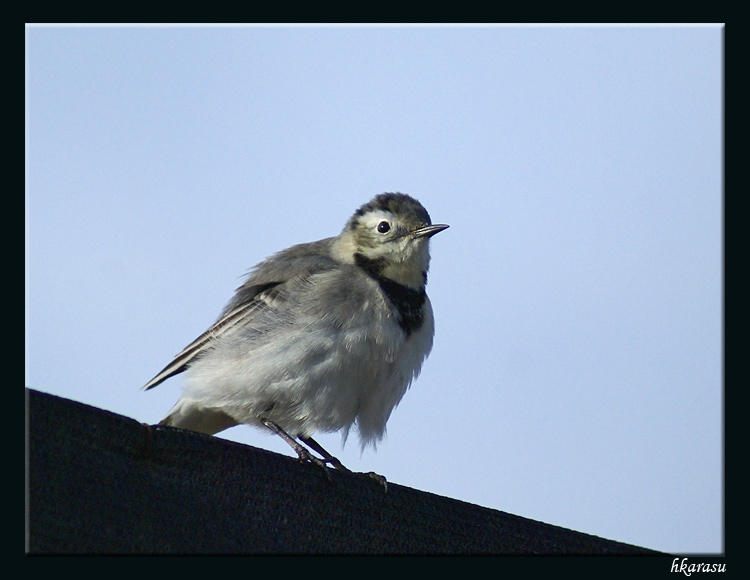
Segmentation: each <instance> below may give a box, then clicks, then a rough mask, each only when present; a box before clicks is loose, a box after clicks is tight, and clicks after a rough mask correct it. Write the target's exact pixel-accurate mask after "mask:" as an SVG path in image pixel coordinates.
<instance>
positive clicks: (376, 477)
mask: <svg viewBox="0 0 750 580" xmlns="http://www.w3.org/2000/svg"><path fill="white" fill-rule="evenodd" d="M299 439H300V441H302V443H304V444H305V445H307V446H308V447H310V448H311V449H314V450H315V451H317V452H318V453H320V454H321V455H322V456H323V457H324V458H325V461H326V462H327V463H330V464H331V465H333V467H335V468H336V469H340V470H342V471H347V472H349V473H351V471H350V470H349V469H347V468H346V467H344V466H343V465H342V464H341V462H340V461H339V460H338V459H336V458H335V457H334V456H333V455H331V454H330V453H328V451H326V450H325V449H323V446H322V445H321V444H320V443H318V442H317V441H315V439H313V438H312V437H302V436H301V435H300V437H299ZM365 475H367V476H368V477H370V478H371V479H374V480H375V481H377V482H378V483H379V484H380V485H382V486H383V491H385V492H386V493H387V492H388V481H387V480H386V479H385V477H383V476H382V475H378V474H377V473H375V472H374V471H370V472H369V473H366V474H365Z"/></svg>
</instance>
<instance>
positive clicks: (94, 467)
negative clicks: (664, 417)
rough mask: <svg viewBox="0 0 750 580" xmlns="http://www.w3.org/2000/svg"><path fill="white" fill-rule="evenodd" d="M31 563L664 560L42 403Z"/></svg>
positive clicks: (31, 420)
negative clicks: (108, 559)
mask: <svg viewBox="0 0 750 580" xmlns="http://www.w3.org/2000/svg"><path fill="white" fill-rule="evenodd" d="M27 398H28V427H29V431H28V446H29V453H28V465H29V467H28V481H29V490H28V493H29V496H28V500H29V501H28V504H29V512H28V520H27V521H28V541H27V550H28V551H29V552H30V553H183V554H185V553H213V554H227V553H229V554H233V553H256V554H257V553H275V554H279V553H287V554H309V553H315V554H343V553H355V554H457V553H462V554H600V555H601V554H632V555H649V554H657V552H652V551H650V550H646V549H643V548H638V547H636V546H630V545H627V544H622V543H619V542H613V541H610V540H605V539H602V538H598V537H595V536H590V535H587V534H582V533H579V532H574V531H571V530H567V529H564V528H560V527H557V526H552V525H548V524H544V523H541V522H536V521H533V520H529V519H526V518H522V517H518V516H514V515H511V514H507V513H504V512H500V511H496V510H491V509H487V508H483V507H479V506H475V505H472V504H468V503H464V502H461V501H457V500H453V499H449V498H445V497H440V496H436V495H433V494H429V493H425V492H421V491H417V490H413V489H410V488H407V487H402V486H399V485H395V484H392V483H391V484H389V486H388V492H387V493H384V492H383V488H382V487H381V486H380V485H379V484H378V483H376V482H375V481H373V480H372V479H370V478H368V477H366V476H363V475H359V474H346V473H340V472H334V471H332V473H331V475H332V481H329V480H328V479H327V478H326V476H325V473H324V472H323V471H322V470H321V469H320V468H319V467H316V466H313V465H307V464H301V463H299V462H298V461H296V460H295V459H293V458H291V457H286V456H282V455H278V454H275V453H271V452H268V451H264V450H261V449H256V448H254V447H249V446H246V445H240V444H237V443H232V442H228V441H225V440H222V439H217V438H214V437H207V436H204V435H200V434H197V433H192V432H188V431H181V430H177V429H170V428H162V427H146V426H144V425H142V424H140V423H138V422H137V421H134V420H132V419H129V418H127V417H122V416H120V415H115V414H113V413H110V412H107V411H102V410H101V409H96V408H94V407H90V406H88V405H83V404H81V403H76V402H73V401H70V400H67V399H62V398H59V397H55V396H52V395H47V394H44V393H40V392H38V391H34V390H27Z"/></svg>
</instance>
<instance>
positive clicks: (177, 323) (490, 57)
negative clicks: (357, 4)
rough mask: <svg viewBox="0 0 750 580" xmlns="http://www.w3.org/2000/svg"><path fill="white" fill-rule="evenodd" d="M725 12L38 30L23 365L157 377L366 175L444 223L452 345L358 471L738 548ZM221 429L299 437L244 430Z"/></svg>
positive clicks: (327, 223)
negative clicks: (244, 286)
mask: <svg viewBox="0 0 750 580" xmlns="http://www.w3.org/2000/svg"><path fill="white" fill-rule="evenodd" d="M722 40H723V29H722V28H721V27H720V26H691V27H683V26H668V27H659V26H649V27H632V26H622V27H613V26H606V27H594V26H584V27H574V26H568V27H554V26H543V27H495V26H462V27H454V26H441V27H428V26H418V27H414V26H403V27H389V26H376V27H372V26H353V27H348V26H339V27H325V26H316V27H275V26H272V27H253V26H248V27H73V26H71V27H37V26H32V27H27V29H26V329H25V334H26V361H25V369H26V385H27V386H29V387H32V388H35V389H39V390H41V391H45V392H49V393H54V394H57V395H61V396H64V397H68V398H70V399H74V400H77V401H81V402H84V403H87V404H91V405H94V406H97V407H101V408H103V409H107V410H111V411H114V412H117V413H121V414H123V415H127V416H129V417H132V418H135V419H137V420H139V421H144V422H150V423H155V422H158V421H159V420H160V419H161V418H162V417H163V416H164V415H165V414H166V413H167V412H168V411H169V409H170V408H171V406H172V404H174V402H175V401H176V400H177V398H178V397H179V394H180V389H181V384H182V380H183V379H182V376H178V377H175V378H173V379H170V380H169V381H168V382H166V383H164V384H162V385H160V386H159V387H157V388H155V389H153V390H151V391H148V392H145V393H144V392H141V391H140V390H139V389H140V387H141V386H142V385H143V384H144V383H145V382H146V381H148V380H149V379H150V378H151V377H152V376H153V375H154V374H156V372H158V371H159V370H160V369H161V368H162V367H163V366H164V365H165V364H166V363H167V362H169V360H171V357H172V356H173V355H174V354H176V353H177V352H179V351H180V350H181V349H182V347H184V346H185V345H187V344H188V343H189V342H190V341H192V340H193V339H194V338H195V337H196V336H197V335H198V334H200V333H201V332H202V331H203V330H205V329H206V328H207V327H208V325H210V324H211V323H212V322H213V321H214V320H215V319H216V317H217V316H218V314H219V312H220V311H221V309H222V308H223V306H224V305H225V304H226V302H227V301H228V300H229V298H230V297H231V295H232V293H233V290H234V289H235V288H236V287H237V286H238V285H239V284H240V283H241V281H242V276H243V274H244V273H245V272H246V271H247V270H248V269H249V268H250V267H252V266H253V265H254V264H256V263H257V262H259V261H260V260H262V259H264V258H266V257H267V256H269V255H270V254H272V253H273V252H275V251H277V250H280V249H283V248H285V247H288V246H290V245H292V244H295V243H300V242H306V241H312V240H315V239H320V238H324V237H328V236H331V235H335V234H337V233H338V232H339V231H340V230H341V229H342V227H343V226H344V223H345V222H346V220H347V219H348V218H349V216H350V215H351V213H352V212H353V211H354V210H355V209H356V208H357V207H359V206H360V205H361V204H362V203H364V202H366V201H368V200H369V199H370V198H371V197H373V196H374V195H375V194H377V193H380V192H383V191H402V192H405V193H409V194H411V195H413V196H414V197H416V198H418V199H419V200H420V201H421V202H422V203H423V204H424V205H425V207H427V209H428V210H429V212H430V215H431V216H432V219H433V222H436V223H448V224H450V225H451V228H450V229H449V230H447V231H446V232H444V233H441V234H440V235H438V236H436V237H435V238H433V240H432V244H431V246H432V256H433V260H432V267H431V271H430V280H429V285H428V293H429V295H430V297H431V300H432V303H433V308H434V311H435V318H436V335H435V345H434V348H433V351H432V354H431V356H430V358H429V359H428V361H427V363H426V364H425V366H424V368H423V371H422V374H421V376H420V377H419V379H418V380H417V381H416V382H415V383H414V384H413V385H412V387H411V389H410V390H409V391H408V392H407V394H406V396H405V397H404V399H403V400H402V402H401V404H400V405H399V407H398V408H397V409H396V410H395V411H394V413H393V415H392V416H391V419H390V421H389V423H388V436H387V438H386V439H385V440H384V441H383V442H382V443H381V444H380V445H379V446H378V450H377V452H374V451H372V450H366V451H365V452H364V453H362V454H360V449H359V445H358V444H357V441H355V440H350V441H349V442H348V443H347V444H346V446H345V447H344V449H343V450H342V449H341V438H340V435H339V434H330V435H325V434H322V435H320V436H319V437H316V438H317V439H318V440H319V441H320V442H321V443H322V444H323V445H324V446H325V447H327V448H328V449H329V450H330V451H331V452H333V453H334V454H335V455H337V456H338V457H339V458H340V459H341V460H342V462H343V463H344V464H345V465H347V466H348V467H349V468H351V469H355V470H359V471H376V472H378V473H381V474H383V475H385V476H386V477H387V478H388V480H389V481H391V482H394V483H398V484H402V485H407V486H410V487H414V488H417V489H422V490H426V491H429V492H432V493H436V494H440V495H445V496H449V497H453V498H457V499H460V500H463V501H467V502H471V503H476V504H479V505H483V506H487V507H491V508H495V509H499V510H503V511H506V512H510V513H514V514H517V515H521V516H524V517H529V518H533V519H536V520H541V521H544V522H548V523H551V524H556V525H560V526H564V527H567V528H572V529H575V530H579V531H582V532H586V533H590V534H595V535H598V536H602V537H606V538H610V539H614V540H619V541H623V542H629V543H633V544H638V545H641V546H645V547H649V548H654V549H658V550H664V551H668V552H673V553H714V552H720V551H722V550H723V446H722V438H723V426H722V412H723V411H722V410H723V382H722V373H723V371H722V259H723V258H722V210H723V208H722V195H723V193H722V187H723V184H722V139H723V136H722V102H723V96H722ZM221 436H224V437H226V438H228V439H232V440H235V441H240V442H243V443H247V444H250V445H255V446H258V447H263V448H266V449H270V450H273V451H277V452H279V453H284V454H286V455H291V454H292V453H291V451H290V450H289V449H288V447H287V446H286V444H285V443H283V442H282V441H281V440H279V439H277V438H276V437H274V436H272V435H268V434H265V433H263V432H261V431H258V430H255V429H252V428H249V427H243V426H240V427H236V428H234V429H231V430H229V431H226V432H224V433H223V434H221Z"/></svg>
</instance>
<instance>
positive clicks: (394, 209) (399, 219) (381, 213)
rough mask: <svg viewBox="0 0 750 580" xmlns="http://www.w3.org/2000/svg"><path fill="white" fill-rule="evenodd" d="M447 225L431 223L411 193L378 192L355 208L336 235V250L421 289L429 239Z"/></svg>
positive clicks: (372, 268)
mask: <svg viewBox="0 0 750 580" xmlns="http://www.w3.org/2000/svg"><path fill="white" fill-rule="evenodd" d="M447 227H448V226H447V225H445V224H436V225H432V220H430V214H428V213H427V210H426V209H425V208H424V206H423V205H422V204H421V203H419V202H418V201H417V200H416V199H414V198H413V197H411V196H409V195H406V194H404V193H381V194H380V195H377V196H375V198H373V199H372V200H371V201H369V202H368V203H366V204H364V205H363V206H362V207H360V208H359V209H358V210H357V211H355V212H354V215H353V216H352V217H351V218H350V219H349V221H348V222H347V224H346V226H345V227H344V231H343V232H342V233H341V236H340V237H339V241H340V244H339V251H340V252H342V253H343V254H345V258H346V259H347V261H350V262H354V263H357V264H358V265H360V266H362V267H364V268H366V269H369V270H370V271H371V272H374V273H376V274H378V275H380V276H384V277H386V278H388V279H390V280H393V281H394V282H398V283H399V284H403V285H405V286H408V287H411V288H415V289H420V288H423V287H424V284H425V282H426V279H427V270H428V269H429V265H430V252H429V239H430V237H432V236H434V235H435V234H437V233H438V232H441V231H443V230H444V229H446V228H447ZM342 257H344V256H342Z"/></svg>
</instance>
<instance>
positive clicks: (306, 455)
mask: <svg viewBox="0 0 750 580" xmlns="http://www.w3.org/2000/svg"><path fill="white" fill-rule="evenodd" d="M260 422H261V423H263V425H265V426H266V427H268V428H269V429H270V430H271V431H273V432H274V433H276V435H278V436H279V437H281V438H282V439H283V440H284V441H286V442H287V443H288V444H289V446H290V447H291V448H292V449H294V450H295V451H296V452H297V456H298V457H299V460H300V461H309V462H310V463H314V464H315V465H319V466H320V467H322V468H323V469H324V470H325V472H326V477H328V479H330V478H331V474H330V473H328V466H327V465H326V462H325V461H324V460H322V459H318V458H317V457H315V456H313V455H310V452H309V451H308V450H307V449H305V448H304V447H302V445H300V444H299V443H298V442H297V440H296V439H295V438H294V437H292V436H291V435H289V433H287V432H286V431H284V430H283V429H282V428H281V427H279V426H278V425H277V424H276V423H274V422H273V421H269V420H268V419H261V420H260Z"/></svg>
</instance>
